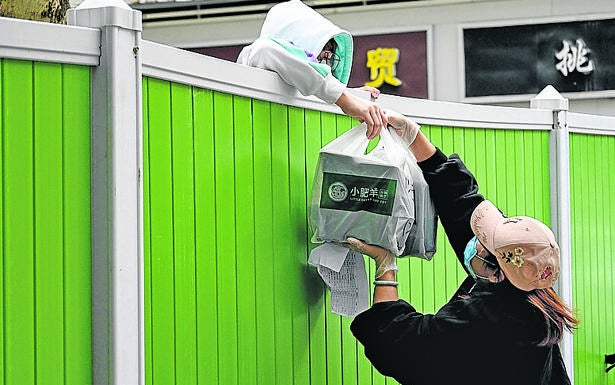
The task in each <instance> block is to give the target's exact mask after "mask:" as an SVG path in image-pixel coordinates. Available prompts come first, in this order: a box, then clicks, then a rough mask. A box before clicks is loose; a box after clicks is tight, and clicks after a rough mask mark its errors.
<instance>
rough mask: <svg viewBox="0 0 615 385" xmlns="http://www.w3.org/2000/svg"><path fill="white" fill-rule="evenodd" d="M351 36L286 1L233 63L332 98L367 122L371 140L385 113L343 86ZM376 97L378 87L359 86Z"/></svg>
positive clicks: (293, 1) (347, 72) (275, 8)
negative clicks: (278, 77) (274, 75)
mask: <svg viewBox="0 0 615 385" xmlns="http://www.w3.org/2000/svg"><path fill="white" fill-rule="evenodd" d="M352 50H353V42H352V36H351V35H350V33H349V32H347V31H345V30H343V29H341V28H340V27H338V26H337V25H335V24H333V23H332V22H331V21H329V20H328V19H326V18H325V17H324V16H322V15H321V14H319V13H318V12H316V11H314V10H313V9H312V8H310V7H308V6H307V5H305V4H303V3H302V2H301V1H300V0H290V1H286V2H283V3H279V4H277V5H275V6H273V7H272V8H271V9H270V10H269V12H268V13H267V16H266V18H265V22H264V23H263V26H262V28H261V33H260V37H259V38H258V39H256V40H255V41H254V42H253V43H252V44H250V45H248V46H247V47H244V49H243V50H242V51H241V52H240V53H239V57H238V58H237V62H238V63H240V64H245V65H249V66H253V67H258V68H262V69H266V70H270V71H274V72H277V73H278V75H280V77H281V78H282V79H284V81H286V82H287V83H288V84H290V85H292V86H294V87H295V88H297V90H298V91H299V92H300V93H301V94H303V95H305V96H308V95H315V96H316V97H318V98H320V99H322V100H323V101H325V102H327V103H335V104H336V105H338V106H339V107H340V108H341V109H342V111H343V112H344V113H345V114H347V115H349V116H352V117H354V118H356V119H358V120H359V121H361V122H365V123H366V124H367V132H366V135H367V137H368V138H369V139H373V138H374V137H376V136H377V135H379V134H380V131H381V130H382V128H383V127H385V125H386V121H387V118H386V115H385V113H384V111H383V110H382V108H381V107H380V106H379V105H377V104H376V103H374V102H371V101H368V100H364V99H361V98H359V97H357V96H355V95H353V94H352V93H351V92H350V91H349V89H348V88H347V87H346V85H347V84H348V80H349V78H350V69H351V67H352ZM361 89H363V90H367V91H369V92H370V94H371V96H372V97H373V98H377V97H378V96H379V94H380V91H379V90H378V89H376V88H373V87H361Z"/></svg>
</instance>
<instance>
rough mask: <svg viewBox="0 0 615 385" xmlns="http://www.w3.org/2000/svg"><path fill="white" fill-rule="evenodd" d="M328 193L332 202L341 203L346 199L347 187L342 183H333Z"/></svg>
mask: <svg viewBox="0 0 615 385" xmlns="http://www.w3.org/2000/svg"><path fill="white" fill-rule="evenodd" d="M328 193H329V198H331V199H332V200H333V201H334V202H341V201H343V200H344V199H346V197H348V187H346V185H345V184H344V183H342V182H333V183H331V185H330V186H329V190H328Z"/></svg>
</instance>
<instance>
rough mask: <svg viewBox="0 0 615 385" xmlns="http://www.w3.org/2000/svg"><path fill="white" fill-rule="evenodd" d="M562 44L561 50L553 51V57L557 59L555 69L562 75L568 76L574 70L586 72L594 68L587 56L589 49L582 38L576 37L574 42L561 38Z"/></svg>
mask: <svg viewBox="0 0 615 385" xmlns="http://www.w3.org/2000/svg"><path fill="white" fill-rule="evenodd" d="M562 46H563V47H562V49H561V51H559V52H556V53H555V57H556V58H557V59H558V60H559V62H558V63H557V64H556V65H555V69H557V70H558V71H560V72H561V73H562V75H564V76H568V74H569V73H571V72H574V71H577V72H580V73H582V74H588V73H590V72H592V71H593V70H594V63H593V62H592V61H591V60H590V59H588V58H587V54H588V53H589V50H588V49H587V46H586V45H585V42H584V41H583V40H582V39H577V41H576V44H572V43H571V42H569V41H567V40H562Z"/></svg>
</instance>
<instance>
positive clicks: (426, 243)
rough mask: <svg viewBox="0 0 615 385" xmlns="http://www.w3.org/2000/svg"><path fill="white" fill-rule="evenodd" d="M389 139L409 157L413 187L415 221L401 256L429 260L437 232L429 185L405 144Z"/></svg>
mask: <svg viewBox="0 0 615 385" xmlns="http://www.w3.org/2000/svg"><path fill="white" fill-rule="evenodd" d="M391 137H392V138H393V140H394V141H396V142H397V144H398V145H399V146H401V147H403V149H404V150H405V152H406V154H407V156H408V157H409V159H408V161H407V162H406V164H405V165H406V166H407V167H408V172H409V173H410V175H411V178H412V182H413V187H414V214H415V215H414V216H415V220H414V223H413V224H412V227H411V228H410V234H408V238H407V240H406V246H405V248H404V251H403V253H402V255H401V256H414V257H420V258H423V259H427V260H431V258H432V257H433V255H434V254H435V253H436V237H437V230H438V215H437V214H436V208H435V207H434V205H433V201H432V200H431V196H430V195H429V185H428V184H427V181H426V180H425V177H424V176H423V172H422V171H421V169H420V167H419V166H418V164H417V161H416V158H415V157H414V155H413V154H412V152H410V150H408V148H407V147H406V143H405V142H404V141H403V139H401V138H400V137H399V135H397V134H395V133H393V134H391Z"/></svg>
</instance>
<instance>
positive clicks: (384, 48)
mask: <svg viewBox="0 0 615 385" xmlns="http://www.w3.org/2000/svg"><path fill="white" fill-rule="evenodd" d="M363 85H371V86H373V87H376V88H378V89H379V90H380V91H381V92H382V93H385V94H389V95H399V96H408V97H414V98H427V96H428V94H427V32H426V31H418V32H403V33H391V34H381V35H369V36H354V55H353V62H352V72H351V73H350V81H349V82H348V86H349V87H361V86H363Z"/></svg>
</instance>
